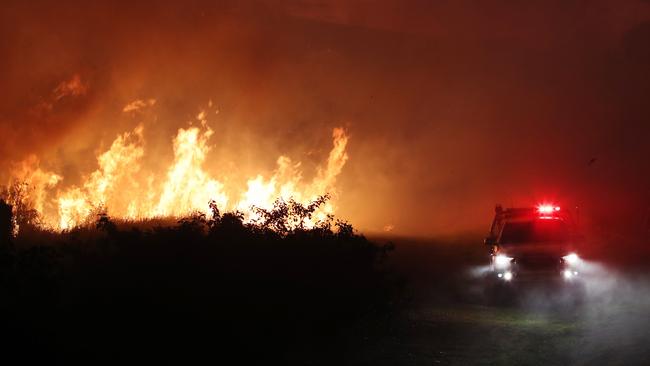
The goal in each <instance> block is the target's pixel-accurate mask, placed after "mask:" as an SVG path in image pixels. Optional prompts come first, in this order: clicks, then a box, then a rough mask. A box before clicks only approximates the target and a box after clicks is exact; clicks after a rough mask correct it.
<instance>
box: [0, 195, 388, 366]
mask: <svg viewBox="0 0 650 366" xmlns="http://www.w3.org/2000/svg"><path fill="white" fill-rule="evenodd" d="M322 202H324V201H322ZM291 205H295V203H291V202H289V204H288V205H287V204H285V203H281V202H280V203H278V204H277V205H276V207H274V208H273V209H271V210H268V211H265V212H261V213H262V214H264V215H263V216H262V217H264V218H265V219H264V220H262V221H259V222H257V223H254V224H246V223H244V222H243V221H242V216H241V215H239V214H238V213H224V214H222V213H220V212H219V211H218V210H216V207H214V211H213V215H212V216H211V217H206V216H204V215H200V214H196V215H191V216H189V217H185V218H182V219H180V220H178V221H176V222H173V223H172V224H171V225H170V224H167V225H159V224H157V223H158V222H161V221H156V223H152V222H127V221H115V220H112V219H111V218H110V217H108V216H107V215H105V214H100V215H99V216H98V218H97V220H96V221H95V222H94V223H91V224H90V225H85V226H82V227H77V228H74V229H72V230H69V231H64V232H61V233H58V232H52V231H47V230H43V229H39V228H38V227H33V226H32V227H29V226H25V225H23V226H22V227H21V231H20V234H19V235H18V236H17V237H16V238H14V239H13V240H12V243H11V245H5V246H4V247H3V249H2V253H0V254H3V258H5V261H4V262H3V263H2V264H1V265H0V269H2V272H1V275H0V281H2V287H1V291H2V292H1V293H0V296H2V299H3V301H2V302H1V303H0V314H1V315H0V326H2V328H3V335H2V339H0V341H1V342H2V343H3V344H4V345H6V349H7V350H9V352H8V353H6V354H5V358H11V357H15V358H18V359H19V360H21V361H23V362H29V361H32V362H33V361H48V362H49V363H69V362H85V363H95V362H100V361H101V362H108V363H116V362H124V361H133V360H141V361H150V362H151V361H165V362H183V363H186V362H192V361H198V360H201V361H208V362H225V361H228V360H234V361H237V362H239V363H248V362H253V363H258V362H261V361H267V360H275V361H283V360H284V361H286V360H293V361H295V362H296V363H304V362H305V358H307V359H309V358H311V357H313V355H314V354H321V356H319V359H320V360H328V359H332V358H335V357H336V354H335V353H331V354H330V353H327V352H323V351H322V349H323V347H324V348H325V349H326V348H327V347H332V345H334V344H337V342H339V340H340V339H343V338H344V337H345V335H344V334H341V332H343V333H345V329H353V328H354V327H355V324H357V323H359V322H361V321H367V320H368V319H372V318H381V317H384V316H385V315H386V314H387V313H388V312H389V311H390V307H391V305H390V304H391V301H392V298H393V296H394V294H395V290H396V288H397V287H396V284H395V282H394V281H393V280H392V279H391V276H389V273H387V271H386V270H385V269H384V267H383V265H382V263H383V259H384V258H385V257H386V256H387V254H388V251H389V250H390V247H389V246H380V245H377V244H375V243H373V242H371V241H369V240H368V239H366V238H365V237H364V236H363V235H360V234H358V233H356V232H355V231H354V229H353V228H352V226H351V225H349V224H348V223H346V222H341V221H334V220H333V219H332V218H330V219H329V220H327V221H325V222H322V223H320V224H319V225H318V226H316V227H314V228H310V229H306V228H304V226H303V225H300V222H301V221H303V220H306V219H307V218H309V217H310V215H311V213H313V211H314V210H315V209H316V208H317V206H307V207H295V206H293V207H292V206H291ZM287 207H289V208H290V209H289V210H287ZM305 350H311V351H310V352H307V353H305ZM297 355H298V356H300V355H303V356H300V357H298V356H297ZM296 357H298V359H296ZM301 357H303V358H301Z"/></svg>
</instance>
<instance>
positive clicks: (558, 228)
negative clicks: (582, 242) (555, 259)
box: [500, 220, 569, 244]
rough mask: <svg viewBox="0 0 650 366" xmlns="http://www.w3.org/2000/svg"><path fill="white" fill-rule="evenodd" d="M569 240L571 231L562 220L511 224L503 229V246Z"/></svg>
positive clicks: (507, 224)
mask: <svg viewBox="0 0 650 366" xmlns="http://www.w3.org/2000/svg"><path fill="white" fill-rule="evenodd" d="M568 240H569V229H568V227H567V224H566V223H565V222H564V221H562V220H533V221H524V222H509V223H506V225H505V226H504V227H503V231H502V233H501V240H500V242H501V244H512V243H542V242H553V243H562V242H566V241H568Z"/></svg>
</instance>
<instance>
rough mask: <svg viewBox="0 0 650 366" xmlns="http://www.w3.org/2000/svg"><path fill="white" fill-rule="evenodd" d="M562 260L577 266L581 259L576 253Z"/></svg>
mask: <svg viewBox="0 0 650 366" xmlns="http://www.w3.org/2000/svg"><path fill="white" fill-rule="evenodd" d="M562 259H564V261H565V262H567V263H568V264H570V265H575V264H578V263H579V262H580V257H578V255H577V254H575V253H571V254H569V255H565V256H564V257H562Z"/></svg>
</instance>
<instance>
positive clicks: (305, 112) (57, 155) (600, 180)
mask: <svg viewBox="0 0 650 366" xmlns="http://www.w3.org/2000/svg"><path fill="white" fill-rule="evenodd" d="M0 55H1V56H2V57H0V85H1V86H2V88H1V89H0V93H1V95H0V97H1V98H0V136H1V137H0V138H1V145H0V166H1V167H2V172H4V175H6V172H7V171H8V170H9V167H10V164H11V163H12V162H16V161H20V160H22V159H24V158H25V157H26V156H27V155H29V154H37V155H38V156H40V157H41V162H42V164H43V165H44V166H46V167H48V168H50V169H53V170H55V171H57V172H62V173H63V174H64V175H65V177H66V180H65V183H66V184H73V183H75V179H76V180H78V179H79V178H80V177H81V175H83V174H87V173H88V171H91V170H92V169H93V166H94V165H93V164H95V153H96V152H97V151H100V150H101V149H102V148H105V147H106V145H107V144H110V141H111V140H112V139H113V138H114V137H115V136H116V135H117V134H118V133H121V132H124V131H127V130H131V129H133V127H134V126H135V125H136V124H137V123H138V122H142V121H144V123H145V128H146V129H147V131H148V132H147V133H148V134H149V136H148V140H147V141H149V142H148V150H147V151H149V152H150V157H149V159H150V160H152V164H155V163H156V162H157V161H164V160H165V159H167V158H168V157H169V156H170V155H171V151H170V149H171V148H170V146H169V141H170V140H171V138H172V137H173V135H174V132H175V131H176V129H178V128H179V127H183V126H185V125H186V121H187V120H188V119H190V118H191V116H193V115H195V114H196V112H197V111H198V110H199V109H200V108H201V107H202V106H204V105H205V104H206V103H207V101H208V100H212V101H213V102H214V103H215V105H216V106H217V107H218V108H219V111H220V113H219V117H218V119H217V120H215V121H213V122H211V125H212V127H213V129H214V130H215V139H214V141H213V143H214V144H215V147H214V148H213V150H212V152H211V154H212V156H213V157H212V158H211V161H210V164H212V169H213V170H214V171H215V172H219V171H220V170H221V171H223V170H228V169H239V170H241V171H242V172H243V174H246V173H247V172H249V171H250V172H253V171H259V169H262V168H260V167H268V169H272V168H273V164H274V159H275V157H277V154H278V153H286V154H289V155H291V156H293V157H296V158H297V159H298V160H303V161H304V162H306V164H307V165H308V164H309V162H310V160H313V162H314V163H315V162H317V161H320V160H322V155H323V154H324V153H325V154H326V153H327V148H328V144H329V142H328V139H329V136H330V133H331V129H332V128H333V127H335V126H345V127H346V129H347V131H348V132H349V134H350V138H351V139H350V145H349V155H350V160H349V161H348V164H347V165H346V167H345V168H344V171H343V173H342V175H341V177H340V179H339V182H338V186H339V189H340V190H341V197H340V201H339V206H340V210H339V214H340V215H341V216H343V217H346V218H348V219H349V220H350V221H351V222H352V223H353V224H356V225H357V226H358V227H360V228H362V229H364V230H366V231H368V232H370V231H379V230H382V228H383V227H384V226H386V225H392V226H394V228H395V229H394V231H395V232H396V233H400V234H411V235H435V234H440V233H449V232H454V231H458V230H474V229H482V228H486V227H487V226H488V225H489V221H490V219H491V217H490V216H491V213H492V209H493V205H494V204H495V203H497V202H501V203H503V204H505V205H511V204H514V205H524V204H532V203H536V202H538V201H539V200H541V199H546V200H556V201H558V202H561V203H562V204H563V205H565V206H567V207H571V206H575V205H579V206H580V207H581V208H582V211H581V212H583V215H584V216H585V218H586V219H585V220H587V221H589V222H590V223H592V224H594V225H595V226H600V227H603V226H608V225H618V224H619V223H620V222H625V223H628V224H630V225H631V227H634V228H635V229H639V230H642V228H643V225H644V220H645V219H646V218H645V216H644V215H648V212H649V211H648V210H649V207H650V162H649V160H648V159H649V158H650V103H649V102H650V100H649V98H650V2H648V1H602V0H600V1H505V0H503V1H397V0H396V1H386V2H381V1H355V2H349V1H309V0H304V1H287V2H281V1H256V2H243V1H231V2H213V1H210V2H208V1H206V2H201V1H182V2H181V1H179V2H176V3H173V2H147V1H142V2H137V3H136V4H133V3H131V2H126V1H125V2H121V1H107V2H102V1H93V2H87V1H76V2H74V1H57V2H41V1H30V2H3V3H2V5H1V9H0ZM64 81H68V84H65V83H64V84H61V83H62V82H64ZM148 98H153V99H156V101H157V102H156V111H155V115H145V116H142V115H137V116H135V117H134V116H126V117H125V115H124V113H122V108H123V107H124V105H126V104H127V103H129V102H130V101H133V100H136V99H144V100H146V99H148ZM161 164H162V163H161ZM215 174H218V173H215ZM3 179H6V177H5V178H3Z"/></svg>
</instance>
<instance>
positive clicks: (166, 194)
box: [154, 115, 228, 216]
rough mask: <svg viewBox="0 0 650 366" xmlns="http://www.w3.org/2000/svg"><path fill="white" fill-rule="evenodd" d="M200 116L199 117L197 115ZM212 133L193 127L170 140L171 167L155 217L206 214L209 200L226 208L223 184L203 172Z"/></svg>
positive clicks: (226, 198)
mask: <svg viewBox="0 0 650 366" xmlns="http://www.w3.org/2000/svg"><path fill="white" fill-rule="evenodd" d="M199 117H201V115H199ZM212 134H213V131H212V130H211V129H209V128H207V129H206V130H205V131H204V132H203V133H201V131H200V130H199V128H197V127H192V128H189V129H182V128H181V129H180V130H178V135H176V138H175V139H174V157H175V159H174V164H173V165H172V166H171V168H170V169H169V172H168V173H167V181H166V182H165V184H164V186H163V191H162V194H161V196H160V201H159V202H158V205H157V206H156V209H155V211H154V214H155V215H156V216H170V215H175V214H179V213H181V214H182V213H187V212H190V211H192V210H201V208H203V209H202V210H201V211H205V212H209V209H208V206H207V203H208V202H209V201H210V200H211V199H212V200H215V201H216V202H217V204H218V205H219V207H226V204H227V203H228V197H226V195H225V194H224V193H223V192H222V188H223V184H221V183H220V182H219V181H217V180H214V179H211V178H210V177H209V175H208V174H207V173H206V172H205V171H204V170H203V168H202V165H203V163H204V162H205V158H206V155H207V153H208V151H209V150H210V148H209V147H208V145H207V141H208V139H209V138H210V136H212Z"/></svg>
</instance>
